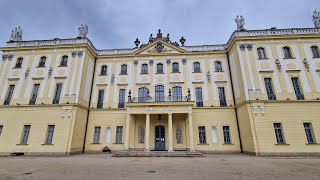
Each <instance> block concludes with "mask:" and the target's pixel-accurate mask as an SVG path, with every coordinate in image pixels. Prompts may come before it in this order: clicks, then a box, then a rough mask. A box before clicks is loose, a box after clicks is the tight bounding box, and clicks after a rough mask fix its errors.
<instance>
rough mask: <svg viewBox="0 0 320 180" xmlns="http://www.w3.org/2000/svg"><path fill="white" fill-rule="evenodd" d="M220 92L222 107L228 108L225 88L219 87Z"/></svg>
mask: <svg viewBox="0 0 320 180" xmlns="http://www.w3.org/2000/svg"><path fill="white" fill-rule="evenodd" d="M218 91H219V100H220V106H221V107H225V106H227V102H226V96H225V93H224V87H218Z"/></svg>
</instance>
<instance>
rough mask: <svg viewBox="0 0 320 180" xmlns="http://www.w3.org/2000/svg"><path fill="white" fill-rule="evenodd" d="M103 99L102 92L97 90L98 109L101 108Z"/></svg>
mask: <svg viewBox="0 0 320 180" xmlns="http://www.w3.org/2000/svg"><path fill="white" fill-rule="evenodd" d="M103 99H104V90H103V89H99V96H98V104H97V108H98V109H102V108H103Z"/></svg>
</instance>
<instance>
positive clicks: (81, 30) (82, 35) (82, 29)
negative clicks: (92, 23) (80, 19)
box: [78, 24, 88, 38]
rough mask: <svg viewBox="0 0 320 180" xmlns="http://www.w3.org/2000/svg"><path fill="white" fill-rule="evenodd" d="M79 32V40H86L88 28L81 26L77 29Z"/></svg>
mask: <svg viewBox="0 0 320 180" xmlns="http://www.w3.org/2000/svg"><path fill="white" fill-rule="evenodd" d="M78 32H79V36H78V37H79V38H86V37H87V34H88V26H87V25H83V24H81V26H80V27H79V28H78Z"/></svg>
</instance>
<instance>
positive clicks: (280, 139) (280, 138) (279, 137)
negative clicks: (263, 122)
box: [273, 123, 285, 144]
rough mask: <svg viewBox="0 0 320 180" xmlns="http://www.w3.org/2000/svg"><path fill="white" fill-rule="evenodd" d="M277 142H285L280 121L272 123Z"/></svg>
mask: <svg viewBox="0 0 320 180" xmlns="http://www.w3.org/2000/svg"><path fill="white" fill-rule="evenodd" d="M273 127H274V132H275V135H276V139H277V144H285V140H284V136H283V132H282V125H281V123H273Z"/></svg>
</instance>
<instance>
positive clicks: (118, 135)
mask: <svg viewBox="0 0 320 180" xmlns="http://www.w3.org/2000/svg"><path fill="white" fill-rule="evenodd" d="M122 129H123V127H122V126H117V132H116V144H122Z"/></svg>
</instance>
